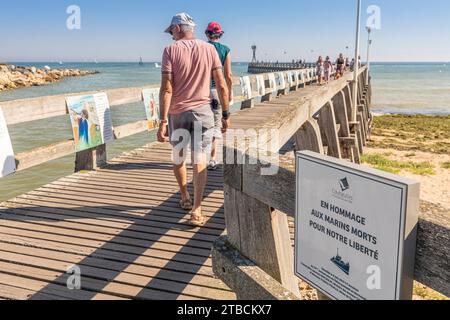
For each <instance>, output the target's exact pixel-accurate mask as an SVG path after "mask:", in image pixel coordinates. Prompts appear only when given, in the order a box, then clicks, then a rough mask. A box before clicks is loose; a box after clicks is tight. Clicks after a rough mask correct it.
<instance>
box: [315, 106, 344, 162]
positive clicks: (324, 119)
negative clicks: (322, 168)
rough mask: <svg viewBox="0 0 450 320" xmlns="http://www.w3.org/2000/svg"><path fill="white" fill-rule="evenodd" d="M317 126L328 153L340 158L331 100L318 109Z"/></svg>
mask: <svg viewBox="0 0 450 320" xmlns="http://www.w3.org/2000/svg"><path fill="white" fill-rule="evenodd" d="M319 126H320V130H321V132H322V136H323V137H324V138H325V141H326V145H327V146H328V155H329V156H331V157H335V158H338V159H342V153H341V148H340V144H339V137H338V133H337V131H338V130H337V126H336V117H335V115H334V110H333V102H331V101H329V102H328V103H327V104H326V105H325V106H324V107H323V108H322V110H321V111H320V114H319Z"/></svg>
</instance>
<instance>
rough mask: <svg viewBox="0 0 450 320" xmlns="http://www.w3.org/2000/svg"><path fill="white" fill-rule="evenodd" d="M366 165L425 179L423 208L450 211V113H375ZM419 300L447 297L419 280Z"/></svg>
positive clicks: (422, 181) (422, 189)
mask: <svg viewBox="0 0 450 320" xmlns="http://www.w3.org/2000/svg"><path fill="white" fill-rule="evenodd" d="M363 160H364V165H367V166H370V167H373V168H377V169H380V170H384V171H387V172H392V173H395V174H399V175H401V176H405V177H408V178H411V179H414V180H417V181H420V183H421V200H422V202H421V210H433V212H434V210H438V211H439V212H442V213H444V214H450V196H449V195H450V117H449V116H441V117H438V116H436V117H434V116H399V115H396V116H394V115H384V116H377V117H375V121H374V128H373V134H372V137H371V141H370V142H369V143H368V145H367V148H366V149H365V154H364V157H363ZM414 299H415V300H437V299H439V300H440V299H445V297H444V296H442V295H440V294H438V293H436V292H435V291H433V290H431V289H428V288H426V287H425V286H423V285H421V284H419V283H416V284H415V288H414Z"/></svg>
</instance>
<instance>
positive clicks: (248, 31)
mask: <svg viewBox="0 0 450 320" xmlns="http://www.w3.org/2000/svg"><path fill="white" fill-rule="evenodd" d="M0 1H1V3H0V5H1V6H0V8H1V9H0V30H2V35H1V37H2V41H1V46H0V60H4V61H52V60H55V61H59V60H63V61H93V60H94V59H97V60H98V61H136V60H138V59H139V56H142V57H143V59H144V60H146V61H159V60H160V59H161V52H162V49H163V48H164V46H166V45H167V44H169V43H170V42H171V39H170V37H168V36H167V35H165V34H164V33H163V32H162V31H163V29H164V28H165V27H166V26H167V24H168V23H169V22H170V18H171V16H172V15H173V14H175V13H177V12H182V11H186V12H188V13H190V14H191V15H192V16H193V17H194V19H195V20H196V22H197V24H198V25H199V29H198V30H197V35H198V37H199V38H203V29H204V28H205V26H206V24H207V23H208V22H209V21H210V20H216V21H218V22H220V23H221V24H222V25H223V28H224V29H225V31H226V35H225V37H224V38H223V42H224V43H226V44H228V45H229V46H230V47H231V49H232V53H233V58H234V60H236V61H248V60H250V59H251V49H250V46H251V45H252V44H253V43H254V44H256V45H257V46H258V58H259V59H273V60H291V59H307V60H311V59H312V58H316V56H317V55H318V54H323V55H327V54H329V55H331V56H335V55H337V54H338V53H339V52H344V54H345V53H346V52H347V50H346V49H345V48H346V46H349V47H350V49H349V54H351V52H352V50H353V46H354V42H355V39H354V38H355V36H354V34H355V17H356V9H355V6H356V0H340V1H335V0H322V1H320V2H318V1H312V0H308V1H306V0H285V1H274V0H272V1H265V0H260V1H258V0H226V1H205V0H189V1H188V0H171V1H167V0H166V1H151V0H129V1H118V0H109V1H108V0H89V1H88V0H72V1H65V0H39V1H34V0H28V1H25V0H14V1H9V0H0ZM213 3H215V4H213ZM72 4H75V5H78V6H79V7H80V8H81V30H75V31H69V30H68V29H67V28H66V20H67V18H68V14H67V13H66V8H67V7H68V6H69V5H72ZM369 5H378V6H379V7H380V8H381V17H382V22H381V23H382V24H381V30H377V31H376V32H374V34H373V40H374V46H373V60H375V61H449V60H450V41H449V38H450V19H449V17H448V13H449V12H450V1H448V0H430V1H424V0H370V1H368V0H363V20H362V21H363V24H364V23H365V20H366V17H367V14H366V13H365V11H366V8H367V7H368V6H369ZM361 39H362V54H363V57H364V56H365V51H366V49H365V47H366V33H365V31H364V32H363V33H362V37H361ZM284 52H286V54H284Z"/></svg>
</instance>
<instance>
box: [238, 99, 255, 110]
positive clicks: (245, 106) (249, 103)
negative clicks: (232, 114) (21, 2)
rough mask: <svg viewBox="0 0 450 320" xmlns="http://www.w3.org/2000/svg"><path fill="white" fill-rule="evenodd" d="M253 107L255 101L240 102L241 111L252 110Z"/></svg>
mask: <svg viewBox="0 0 450 320" xmlns="http://www.w3.org/2000/svg"><path fill="white" fill-rule="evenodd" d="M254 106H255V100H254V99H249V100H244V101H242V105H241V109H242V110H244V109H252V108H253V107H254Z"/></svg>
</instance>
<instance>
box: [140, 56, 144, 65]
mask: <svg viewBox="0 0 450 320" xmlns="http://www.w3.org/2000/svg"><path fill="white" fill-rule="evenodd" d="M139 65H140V66H143V65H144V62H143V61H142V57H140V58H139Z"/></svg>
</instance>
